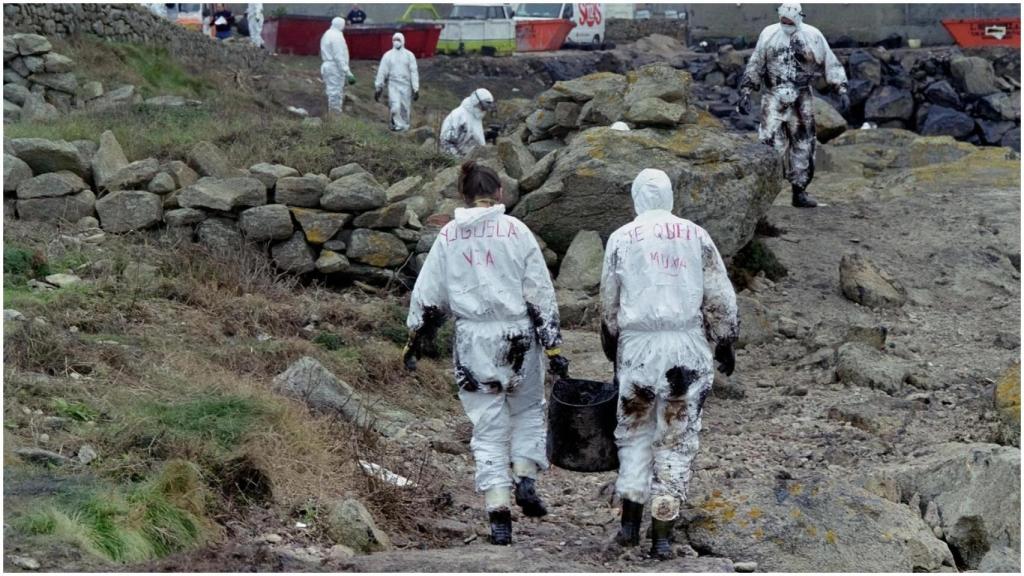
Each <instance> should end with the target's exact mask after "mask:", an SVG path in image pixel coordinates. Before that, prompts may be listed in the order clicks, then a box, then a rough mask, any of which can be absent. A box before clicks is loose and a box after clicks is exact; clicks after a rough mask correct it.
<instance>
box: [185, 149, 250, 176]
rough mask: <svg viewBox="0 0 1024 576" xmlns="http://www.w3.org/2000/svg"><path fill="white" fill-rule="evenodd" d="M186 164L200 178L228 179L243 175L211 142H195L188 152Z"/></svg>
mask: <svg viewBox="0 0 1024 576" xmlns="http://www.w3.org/2000/svg"><path fill="white" fill-rule="evenodd" d="M188 163H189V165H190V166H192V167H193V168H195V170H196V172H198V173H199V175H200V176H213V177H215V178H230V177H231V176H240V175H242V174H243V172H242V171H241V170H239V169H237V168H233V167H232V166H231V163H230V162H229V161H228V157H227V156H225V155H224V152H222V151H221V149H220V148H218V147H217V146H216V145H215V144H213V143H212V142H207V141H205V140H203V141H201V142H197V143H196V144H195V145H194V146H192V149H191V150H189V151H188Z"/></svg>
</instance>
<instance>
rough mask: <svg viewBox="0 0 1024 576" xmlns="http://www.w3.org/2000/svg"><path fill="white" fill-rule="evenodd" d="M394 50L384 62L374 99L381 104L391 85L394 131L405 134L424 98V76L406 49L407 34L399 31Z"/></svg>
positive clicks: (414, 58)
mask: <svg viewBox="0 0 1024 576" xmlns="http://www.w3.org/2000/svg"><path fill="white" fill-rule="evenodd" d="M391 44H392V46H393V48H392V49H391V50H388V51H387V52H386V53H385V54H384V57H383V58H381V59H380V67H379V68H377V79H376V81H375V82H374V91H373V99H374V100H375V101H377V102H379V101H380V97H381V94H383V93H384V85H385V84H387V86H388V107H389V108H390V110H391V129H392V130H394V131H396V132H405V131H406V130H408V129H409V124H410V122H411V117H412V101H413V100H419V99H420V74H419V69H418V68H417V67H416V56H413V53H412V52H410V51H409V50H408V49H407V48H405V35H404V34H402V33H401V32H395V34H394V36H392V37H391Z"/></svg>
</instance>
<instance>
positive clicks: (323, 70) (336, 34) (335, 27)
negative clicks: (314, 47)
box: [320, 16, 356, 114]
mask: <svg viewBox="0 0 1024 576" xmlns="http://www.w3.org/2000/svg"><path fill="white" fill-rule="evenodd" d="M344 29H345V19H344V18H342V17H340V16H338V17H336V18H334V20H331V27H330V28H328V29H327V32H324V35H323V36H322V37H321V38H320V60H322V61H323V63H322V64H321V65H320V76H321V77H323V79H324V88H325V90H326V92H327V111H328V112H329V113H335V114H341V106H342V104H344V103H345V83H346V82H347V83H349V84H355V81H356V77H355V76H353V75H352V69H351V68H349V66H348V44H347V43H346V42H345V35H344V34H343V33H342V31H343V30H344Z"/></svg>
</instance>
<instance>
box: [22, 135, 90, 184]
mask: <svg viewBox="0 0 1024 576" xmlns="http://www.w3.org/2000/svg"><path fill="white" fill-rule="evenodd" d="M10 142H11V149H12V150H13V151H14V155H15V156H17V157H18V158H21V159H22V160H23V161H24V162H25V163H26V164H28V165H29V167H31V168H32V172H33V173H35V174H43V173H45V172H58V171H60V170H68V171H70V172H74V173H75V174H78V175H79V176H81V177H83V178H84V177H86V176H88V174H89V164H88V163H87V162H85V161H84V160H83V158H82V155H81V154H80V153H79V152H78V148H76V147H75V145H74V144H72V143H70V142H67V141H65V140H45V139H43V138H14V139H13V140H11V141H10Z"/></svg>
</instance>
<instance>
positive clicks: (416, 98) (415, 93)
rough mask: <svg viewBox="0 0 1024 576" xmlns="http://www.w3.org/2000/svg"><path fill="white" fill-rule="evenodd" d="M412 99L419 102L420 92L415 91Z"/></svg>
mask: <svg viewBox="0 0 1024 576" xmlns="http://www.w3.org/2000/svg"><path fill="white" fill-rule="evenodd" d="M412 99H413V100H419V99H420V91H419V90H413V93H412Z"/></svg>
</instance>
